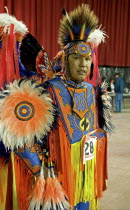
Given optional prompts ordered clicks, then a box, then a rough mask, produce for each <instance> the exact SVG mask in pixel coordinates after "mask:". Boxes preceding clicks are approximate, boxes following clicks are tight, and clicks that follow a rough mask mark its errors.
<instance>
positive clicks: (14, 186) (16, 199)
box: [11, 152, 19, 210]
mask: <svg viewBox="0 0 130 210" xmlns="http://www.w3.org/2000/svg"><path fill="white" fill-rule="evenodd" d="M11 160H12V171H13V209H14V210H15V209H17V210H19V207H18V198H17V190H16V178H15V169H14V153H13V152H11Z"/></svg>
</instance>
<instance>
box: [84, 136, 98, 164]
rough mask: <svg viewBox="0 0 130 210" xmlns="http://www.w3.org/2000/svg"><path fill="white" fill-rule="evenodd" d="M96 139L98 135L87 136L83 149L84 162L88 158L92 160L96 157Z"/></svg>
mask: <svg viewBox="0 0 130 210" xmlns="http://www.w3.org/2000/svg"><path fill="white" fill-rule="evenodd" d="M96 140H97V137H96V136H86V140H85V143H84V150H83V151H84V153H83V164H85V162H86V161H87V160H91V159H93V158H94V147H95V145H96Z"/></svg>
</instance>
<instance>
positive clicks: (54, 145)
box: [49, 120, 76, 206]
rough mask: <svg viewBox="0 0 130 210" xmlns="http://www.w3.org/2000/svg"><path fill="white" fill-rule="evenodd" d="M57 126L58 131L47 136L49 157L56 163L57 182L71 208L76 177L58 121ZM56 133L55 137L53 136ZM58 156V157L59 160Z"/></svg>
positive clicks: (66, 140)
mask: <svg viewBox="0 0 130 210" xmlns="http://www.w3.org/2000/svg"><path fill="white" fill-rule="evenodd" d="M58 125H59V126H58V129H57V130H54V131H53V132H51V133H50V136H49V142H50V144H49V147H50V151H51V153H50V155H51V157H52V160H53V161H55V163H56V164H57V163H58V164H57V168H56V171H57V172H58V180H59V181H60V182H61V183H62V187H63V189H64V190H65V194H66V195H67V197H68V198H69V202H70V204H71V206H74V194H75V193H74V192H75V180H76V175H75V173H74V170H73V166H71V153H70V151H71V145H70V143H69V141H68V139H67V136H66V133H65V130H64V128H63V125H62V122H61V121H60V120H59V122H58ZM56 133H57V135H55V134H56ZM57 150H58V151H57ZM58 155H60V156H59V157H60V158H59V157H58ZM59 160H60V161H61V163H60V164H61V165H60V164H59V162H58V161H59ZM68 186H71V187H68Z"/></svg>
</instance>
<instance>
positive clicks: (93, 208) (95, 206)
mask: <svg viewBox="0 0 130 210" xmlns="http://www.w3.org/2000/svg"><path fill="white" fill-rule="evenodd" d="M89 209H90V210H97V209H98V199H97V198H94V199H93V200H92V201H91V202H90V207H89Z"/></svg>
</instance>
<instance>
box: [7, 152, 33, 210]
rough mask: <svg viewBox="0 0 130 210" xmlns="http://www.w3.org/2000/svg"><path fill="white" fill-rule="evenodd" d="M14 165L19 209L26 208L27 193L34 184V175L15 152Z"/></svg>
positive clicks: (25, 209)
mask: <svg viewBox="0 0 130 210" xmlns="http://www.w3.org/2000/svg"><path fill="white" fill-rule="evenodd" d="M14 167H15V173H16V188H17V196H18V205H19V210H23V209H24V210H27V209H28V195H29V193H30V192H31V190H32V186H33V185H34V175H33V174H32V173H31V171H30V170H29V169H28V168H27V167H26V166H25V164H24V162H23V161H22V160H21V159H20V158H19V157H18V156H17V155H16V154H15V160H14ZM9 209H10V208H8V210H9ZM10 210H11V209H10Z"/></svg>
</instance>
